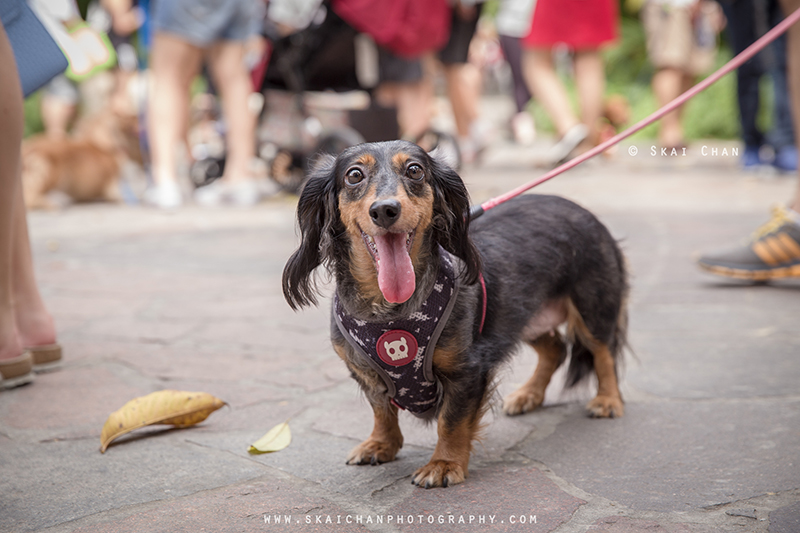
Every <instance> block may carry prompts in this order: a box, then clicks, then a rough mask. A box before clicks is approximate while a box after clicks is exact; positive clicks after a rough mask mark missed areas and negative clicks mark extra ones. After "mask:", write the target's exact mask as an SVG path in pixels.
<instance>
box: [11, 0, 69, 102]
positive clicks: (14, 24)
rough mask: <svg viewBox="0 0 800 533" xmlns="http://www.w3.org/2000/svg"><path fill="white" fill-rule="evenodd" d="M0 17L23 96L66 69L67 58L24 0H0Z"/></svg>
mask: <svg viewBox="0 0 800 533" xmlns="http://www.w3.org/2000/svg"><path fill="white" fill-rule="evenodd" d="M0 21H2V22H3V27H4V28H5V30H6V34H7V35H8V40H9V41H11V48H13V49H14V59H15V60H16V61H17V69H18V70H19V79H20V82H21V83H22V93H23V94H24V95H25V96H28V95H29V94H31V93H32V92H33V91H35V90H36V89H38V88H39V87H41V86H42V85H44V84H45V83H47V82H48V81H50V80H51V79H53V78H54V77H55V76H56V75H58V74H60V73H62V72H64V70H66V68H67V66H68V63H67V59H66V58H65V57H64V54H63V53H62V52H61V49H60V48H59V47H58V45H57V44H56V42H55V41H54V40H53V38H52V37H51V36H50V34H49V33H48V32H47V30H46V29H45V27H44V26H43V25H42V23H41V22H40V21H39V19H38V18H37V17H36V15H34V13H33V11H31V8H30V7H28V4H27V3H26V2H25V0H0Z"/></svg>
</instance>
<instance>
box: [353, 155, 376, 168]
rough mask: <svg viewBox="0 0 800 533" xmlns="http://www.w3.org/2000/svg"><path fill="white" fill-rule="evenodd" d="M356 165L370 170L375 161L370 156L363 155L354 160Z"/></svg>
mask: <svg viewBox="0 0 800 533" xmlns="http://www.w3.org/2000/svg"><path fill="white" fill-rule="evenodd" d="M356 163H358V164H359V165H363V166H365V167H370V168H371V167H374V166H375V165H376V164H377V161H376V160H375V157H373V155H372V154H363V155H362V156H360V157H359V158H358V159H356Z"/></svg>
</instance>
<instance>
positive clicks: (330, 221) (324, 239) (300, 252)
mask: <svg viewBox="0 0 800 533" xmlns="http://www.w3.org/2000/svg"><path fill="white" fill-rule="evenodd" d="M337 203H338V200H337V198H336V158H335V157H333V156H330V155H323V156H321V157H319V158H318V159H317V161H316V162H315V165H314V167H313V168H312V170H311V171H310V172H309V178H308V181H306V184H305V186H304V187H303V192H302V193H301V194H300V200H299V201H298V203H297V222H298V225H299V227H300V247H299V248H298V249H297V250H296V251H295V252H294V253H293V254H292V256H291V257H290V258H289V260H288V261H287V262H286V266H285V267H284V269H283V296H284V298H286V301H287V302H288V303H289V306H291V308H292V309H294V310H297V309H299V308H301V307H304V306H306V305H316V304H317V298H316V295H317V287H316V283H315V280H314V277H313V273H314V269H316V268H317V267H318V266H320V265H321V264H322V263H323V262H326V261H328V260H330V259H331V258H332V239H333V236H334V235H335V231H336V230H335V227H336V225H337V223H338V220H339V218H338V216H339V215H338V211H337Z"/></svg>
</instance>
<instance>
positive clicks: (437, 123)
mask: <svg viewBox="0 0 800 533" xmlns="http://www.w3.org/2000/svg"><path fill="white" fill-rule="evenodd" d="M29 3H30V5H31V6H32V7H33V8H34V10H35V11H36V12H37V14H38V15H39V17H40V18H41V19H42V20H43V21H44V22H45V24H46V25H47V26H48V29H50V30H51V33H53V34H54V35H60V36H61V38H60V39H57V40H58V41H59V44H60V45H61V47H62V50H64V51H65V52H66V54H67V56H68V58H69V60H70V68H69V69H68V70H67V71H66V72H65V73H64V74H62V75H60V76H58V77H57V78H55V79H54V80H53V81H51V82H50V83H49V84H48V85H47V86H46V87H45V88H44V89H42V90H41V91H39V92H37V93H35V94H34V95H32V96H31V97H29V98H28V99H27V100H26V102H25V128H26V130H25V135H26V140H25V142H24V143H23V188H24V191H25V200H26V204H27V205H28V206H29V207H31V208H49V207H57V206H61V205H64V204H66V203H69V202H74V201H93V200H112V201H124V202H128V203H139V202H141V203H146V204H148V205H152V206H155V207H159V208H163V209H175V208H178V207H180V206H181V205H184V204H186V203H189V202H193V203H197V204H200V205H204V206H214V205H224V204H227V205H239V206H247V205H254V204H257V203H258V202H260V201H261V200H262V199H263V198H265V197H267V196H269V195H272V194H274V193H276V192H278V191H281V190H284V191H289V192H296V191H297V190H298V189H299V187H300V186H301V183H302V177H303V173H304V170H305V169H307V168H308V166H309V165H311V164H313V159H314V155H315V154H317V153H319V152H320V151H325V152H336V151H338V150H341V149H343V148H345V147H346V146H349V145H352V144H356V143H359V142H363V141H365V140H366V141H377V140H388V139H394V138H406V139H410V140H413V141H415V142H418V143H420V144H421V145H423V146H426V147H429V148H433V147H435V146H439V147H440V148H441V149H442V152H443V153H445V154H446V156H447V157H448V158H449V159H450V161H451V163H452V164H453V165H455V166H461V165H472V164H480V161H481V156H482V154H483V153H484V151H485V150H486V149H487V148H491V146H492V144H493V143H497V142H515V143H518V144H520V145H526V146H527V145H531V144H532V143H534V142H535V140H536V139H537V136H538V139H539V140H542V139H547V140H548V141H550V145H549V151H548V157H547V161H546V162H545V164H551V165H552V164H557V163H559V162H563V161H565V160H567V159H569V158H570V157H574V156H575V155H577V154H579V153H581V152H583V151H586V150H588V149H590V148H592V147H594V146H595V145H597V144H598V143H600V142H602V141H603V140H606V139H608V138H610V137H611V136H613V135H614V134H615V133H617V132H618V131H620V130H621V129H622V128H623V127H624V126H626V125H629V124H631V123H633V122H635V121H638V120H640V119H641V118H643V117H645V116H647V115H648V114H650V113H652V112H653V111H655V110H656V109H657V108H658V107H660V106H661V105H664V104H666V103H667V102H669V101H671V100H672V99H674V98H675V97H677V96H678V95H679V94H681V93H682V92H684V91H685V90H686V89H688V88H689V87H691V86H692V85H693V84H694V83H696V82H697V81H698V80H700V79H702V77H703V76H705V75H707V74H709V73H710V72H712V71H713V70H715V68H717V67H719V66H721V65H722V64H723V63H724V62H726V61H727V60H729V59H730V58H731V57H732V56H733V55H734V54H735V53H738V52H740V51H741V50H743V49H744V48H745V47H746V46H748V45H749V44H751V43H752V42H753V41H754V40H756V39H757V38H758V37H760V36H761V35H763V34H764V33H766V32H767V31H768V30H769V29H770V28H771V27H773V26H774V25H775V24H777V23H778V22H779V21H780V20H781V19H782V18H783V14H782V12H781V10H780V6H779V5H778V3H777V0H718V1H714V0H593V1H586V0H560V1H555V0H538V1H537V0H487V1H485V2H481V1H479V0H424V1H423V0H324V1H323V0H269V1H264V0H191V1H190V0H78V1H77V2H75V1H74V0H30V2H29ZM487 96H490V97H503V98H506V99H507V100H508V101H509V102H510V103H511V104H510V105H511V106H512V107H513V111H512V112H511V113H509V117H508V121H507V123H503V124H500V126H499V127H498V124H497V120H495V118H496V117H487V116H483V115H482V109H483V108H482V106H481V105H480V102H481V99H482V98H483V97H487ZM789 100H790V99H789V97H788V93H787V82H786V42H785V38H781V39H778V40H777V41H776V42H775V43H773V45H771V46H770V47H768V48H767V49H766V50H764V51H763V52H762V53H760V54H759V55H758V56H756V57H755V58H754V59H752V60H750V61H748V63H746V64H745V66H744V67H742V68H741V69H739V70H738V71H737V74H736V76H728V77H726V78H724V79H723V80H722V81H721V82H719V83H718V84H716V85H714V86H712V87H711V88H710V89H709V90H707V91H706V92H704V93H701V94H700V95H699V96H697V97H696V98H695V99H693V100H692V101H691V102H690V103H689V104H687V105H686V106H685V108H684V109H681V110H679V111H675V112H674V113H672V114H670V115H668V116H666V117H665V118H664V119H663V120H662V121H660V122H659V123H656V124H654V125H652V126H650V127H648V128H646V129H644V130H643V131H641V132H639V133H637V134H636V137H634V139H637V138H638V139H652V143H653V145H656V146H659V147H661V148H666V149H667V150H668V151H669V152H671V153H681V152H682V151H683V150H684V148H685V147H686V146H687V144H688V143H690V142H691V141H692V140H694V139H701V138H702V139H706V138H721V139H741V142H742V145H741V146H742V148H741V151H740V152H739V157H740V158H741V161H740V164H741V166H742V167H743V168H744V169H745V170H753V171H758V172H762V171H764V170H765V169H769V170H771V171H773V172H792V171H795V170H796V169H797V150H796V148H795V142H794V132H793V129H792V123H791V118H790V117H791V112H790V110H789V105H790V104H789Z"/></svg>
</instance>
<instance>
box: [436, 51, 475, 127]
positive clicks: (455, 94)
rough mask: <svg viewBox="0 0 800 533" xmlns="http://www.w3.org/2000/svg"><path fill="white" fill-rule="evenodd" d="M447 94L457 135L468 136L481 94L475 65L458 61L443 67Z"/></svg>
mask: <svg viewBox="0 0 800 533" xmlns="http://www.w3.org/2000/svg"><path fill="white" fill-rule="evenodd" d="M444 72H445V78H446V80H447V96H448V98H449V100H450V105H451V106H452V107H453V117H454V118H455V122H456V131H457V132H458V136H459V137H469V135H470V133H471V131H470V127H471V126H472V123H473V122H475V120H477V118H478V103H479V101H480V96H481V74H480V70H478V68H477V67H475V65H471V64H469V63H459V64H455V65H447V66H445V68H444Z"/></svg>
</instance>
